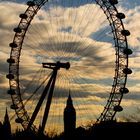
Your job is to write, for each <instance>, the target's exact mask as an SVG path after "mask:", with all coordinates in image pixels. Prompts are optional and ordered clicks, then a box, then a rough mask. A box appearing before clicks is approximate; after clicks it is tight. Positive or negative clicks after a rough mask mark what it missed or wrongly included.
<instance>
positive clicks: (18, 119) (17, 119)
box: [15, 118, 23, 123]
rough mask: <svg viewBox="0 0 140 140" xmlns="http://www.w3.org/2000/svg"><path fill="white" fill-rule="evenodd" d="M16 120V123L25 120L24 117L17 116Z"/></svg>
mask: <svg viewBox="0 0 140 140" xmlns="http://www.w3.org/2000/svg"><path fill="white" fill-rule="evenodd" d="M15 122H16V123H22V122H23V119H22V118H16V119H15Z"/></svg>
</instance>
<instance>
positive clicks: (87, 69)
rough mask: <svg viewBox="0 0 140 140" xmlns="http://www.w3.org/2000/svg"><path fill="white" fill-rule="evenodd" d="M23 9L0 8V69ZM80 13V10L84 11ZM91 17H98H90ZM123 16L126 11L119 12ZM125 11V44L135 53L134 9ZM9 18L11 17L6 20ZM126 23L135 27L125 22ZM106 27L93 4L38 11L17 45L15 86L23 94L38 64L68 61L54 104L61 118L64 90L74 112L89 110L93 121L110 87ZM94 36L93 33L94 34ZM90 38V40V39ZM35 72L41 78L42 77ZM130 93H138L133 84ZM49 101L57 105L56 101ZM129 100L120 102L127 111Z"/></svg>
mask: <svg viewBox="0 0 140 140" xmlns="http://www.w3.org/2000/svg"><path fill="white" fill-rule="evenodd" d="M15 9H16V10H15ZM25 9H26V6H25V5H23V4H16V3H10V2H9V3H4V2H3V3H1V5H0V10H1V11H5V12H1V13H0V21H1V22H0V23H1V24H0V27H1V28H0V30H1V31H2V32H1V33H0V36H1V38H0V40H1V44H0V46H1V53H2V55H1V56H2V60H1V62H0V65H1V66H4V67H7V66H6V65H7V64H5V61H6V59H7V58H8V57H9V52H10V51H9V48H8V44H9V43H10V42H11V41H12V38H13V35H14V33H13V32H11V31H12V28H13V27H14V26H17V24H18V22H19V18H18V15H19V14H20V13H23V12H24V11H25ZM93 9H94V10H93ZM120 9H121V10H120V11H123V8H120ZM136 9H137V13H139V10H138V9H139V7H137V8H136ZM84 11H86V12H85V13H84ZM92 11H93V12H92ZM3 13H4V14H3ZM91 13H93V14H91ZM95 13H98V14H96V15H95ZM124 13H126V12H125V11H124ZM127 13H128V14H127V15H128V16H129V17H128V16H127V20H128V21H127V20H126V23H125V26H127V27H128V29H130V31H132V35H133V37H131V38H129V43H130V45H131V46H132V47H133V48H136V49H137V50H139V48H138V47H139V46H140V43H139V39H138V37H139V31H138V30H136V29H137V28H136V27H138V26H139V24H138V22H139V20H137V19H138V14H136V13H135V11H134V10H130V11H129V10H128V12H127ZM129 13H130V14H129ZM9 14H10V15H11V16H10V17H9ZM50 15H53V16H50ZM131 15H133V16H131ZM7 17H9V18H7ZM132 21H133V23H135V24H131V22H132ZM107 29H108V21H107V20H106V17H105V15H104V13H103V12H102V11H101V9H100V10H99V8H97V6H95V5H94V4H86V5H81V6H79V7H66V6H65V7H62V6H59V7H57V8H55V7H52V8H50V9H49V10H48V9H47V8H45V7H44V9H42V10H40V11H39V13H38V14H37V16H36V17H35V19H34V20H33V22H32V25H31V26H30V28H29V31H28V33H27V36H26V38H25V41H24V44H23V50H22V55H21V61H20V68H21V69H20V74H21V83H20V85H21V87H22V88H23V90H24V89H25V87H26V86H27V85H28V83H29V82H30V81H31V79H32V75H34V74H32V73H35V72H36V71H37V70H39V69H40V68H41V63H42V62H56V61H58V60H61V61H70V63H71V69H70V70H69V71H65V70H60V72H59V75H58V81H57V83H56V89H57V90H56V91H55V93H54V96H55V97H59V98H60V97H61V98H60V99H62V100H63V103H62V104H61V105H60V106H61V111H60V112H61V113H60V112H59V113H60V114H61V116H62V107H64V106H65V103H64V98H65V99H66V98H67V96H68V92H69V91H67V90H66V89H70V90H71V94H72V96H73V99H74V105H75V107H76V108H77V112H78V114H82V115H83V114H84V109H85V108H88V110H87V111H88V113H89V112H90V110H89V108H91V110H92V112H93V114H95V118H96V117H97V116H98V115H99V113H100V112H101V110H102V109H103V106H104V104H105V101H106V98H107V97H108V93H109V91H110V88H111V84H112V81H111V79H113V76H114V71H113V69H114V62H115V51H114V49H113V47H112V45H111V43H112V42H111V41H110V35H111V34H110V33H109V32H108V31H107ZM133 29H135V30H133ZM101 30H103V31H105V33H103V34H102V35H101V37H99V34H100V31H101ZM97 32H99V33H98V34H97ZM7 35H8V36H7ZM103 36H104V37H103ZM92 37H94V40H93V38H92ZM7 42H8V43H7ZM134 42H136V43H134ZM29 60H30V61H29ZM132 60H133V61H130V64H131V66H135V67H137V68H139V66H138V64H137V66H136V63H135V61H136V59H135V58H134V57H133V58H132ZM137 61H138V59H137ZM4 67H1V68H0V73H1V74H2V75H3V74H5V75H6V73H5V68H4ZM6 69H7V68H6ZM79 71H80V73H79ZM45 73H46V75H47V73H48V71H47V70H46V72H45ZM38 74H40V75H41V74H42V73H38ZM5 75H4V76H0V78H1V79H2V80H1V81H0V87H1V89H3V88H5V89H6V88H8V81H6V79H5ZM135 75H136V74H135ZM42 77H43V75H42ZM39 78H40V77H38V79H39ZM130 78H131V77H130ZM132 78H133V79H134V80H136V79H135V78H137V79H139V78H138V77H137V76H135V78H134V77H132ZM42 80H43V79H42ZM100 81H101V82H100ZM130 84H131V83H130ZM35 86H37V83H36V84H34V83H33V85H32V87H31V90H27V93H26V94H24V95H25V96H24V97H25V99H27V97H29V95H30V93H31V92H32V91H33V89H35ZM44 86H45V85H44ZM130 89H132V90H131V91H133V92H136V91H137V92H138V91H139V86H137V88H135V86H133V87H130ZM41 90H43V89H41ZM41 90H40V91H41ZM5 93H6V90H5ZM58 93H59V94H58ZM60 93H61V94H60ZM105 93H107V94H105ZM58 95H59V96H58ZM5 98H7V96H6V97H5ZM128 98H129V97H128ZM57 99H58V98H57ZM54 101H55V102H57V103H58V101H57V100H54ZM88 102H90V104H88ZM131 102H132V100H128V99H127V101H126V102H124V104H125V105H126V106H127V105H128V108H129V107H130V106H129V104H131ZM31 103H32V101H31V102H28V104H27V108H28V107H29V105H31ZM34 103H35V101H34ZM92 103H93V104H92ZM131 105H132V104H131ZM133 105H134V104H133ZM83 106H84V107H83ZM97 106H98V107H97ZM33 108H34V107H33ZM52 108H53V107H52ZM83 108H84V109H83ZM53 109H55V107H54V108H53ZM128 110H129V109H128ZM53 113H54V112H53V110H52V113H50V115H51V116H52V115H53ZM57 113H58V112H57ZM59 113H58V114H59ZM58 114H57V115H58ZM128 114H129V112H128ZM91 115H92V114H91ZM39 117H40V116H38V118H39ZM86 117H87V116H86ZM84 119H85V118H83V120H84ZM83 120H82V121H83ZM79 123H80V122H79Z"/></svg>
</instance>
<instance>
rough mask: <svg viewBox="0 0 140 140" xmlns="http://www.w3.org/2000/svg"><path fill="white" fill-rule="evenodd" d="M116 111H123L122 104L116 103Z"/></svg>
mask: <svg viewBox="0 0 140 140" xmlns="http://www.w3.org/2000/svg"><path fill="white" fill-rule="evenodd" d="M114 111H116V112H121V111H123V108H122V107H121V106H120V105H116V106H114Z"/></svg>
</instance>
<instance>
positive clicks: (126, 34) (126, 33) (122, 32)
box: [121, 30, 130, 36]
mask: <svg viewBox="0 0 140 140" xmlns="http://www.w3.org/2000/svg"><path fill="white" fill-rule="evenodd" d="M121 34H122V35H124V36H129V35H130V32H129V31H128V30H122V31H121Z"/></svg>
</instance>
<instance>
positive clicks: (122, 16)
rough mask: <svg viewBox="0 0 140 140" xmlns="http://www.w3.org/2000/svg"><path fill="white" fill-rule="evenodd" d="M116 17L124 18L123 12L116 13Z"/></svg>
mask: <svg viewBox="0 0 140 140" xmlns="http://www.w3.org/2000/svg"><path fill="white" fill-rule="evenodd" d="M116 17H117V18H119V19H124V18H125V14H124V13H117V15H116Z"/></svg>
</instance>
